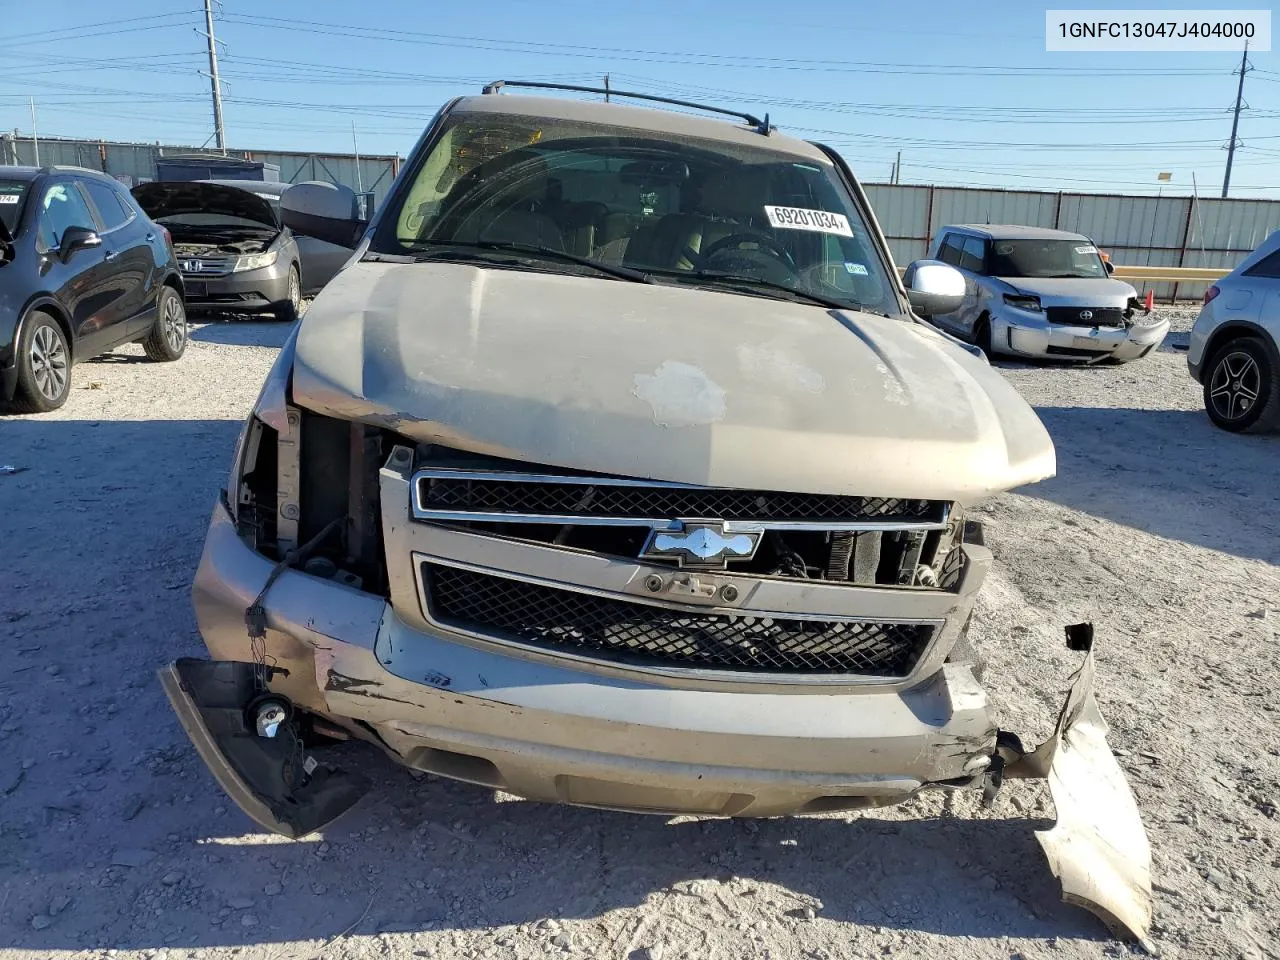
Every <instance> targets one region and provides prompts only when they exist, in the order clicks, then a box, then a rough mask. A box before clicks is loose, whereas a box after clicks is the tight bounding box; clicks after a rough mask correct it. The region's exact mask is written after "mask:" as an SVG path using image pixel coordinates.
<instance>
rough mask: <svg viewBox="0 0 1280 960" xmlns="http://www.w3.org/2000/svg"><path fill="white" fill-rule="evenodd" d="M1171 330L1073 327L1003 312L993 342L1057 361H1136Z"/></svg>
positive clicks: (1164, 325) (1165, 326) (1160, 326)
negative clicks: (1069, 359)
mask: <svg viewBox="0 0 1280 960" xmlns="http://www.w3.org/2000/svg"><path fill="white" fill-rule="evenodd" d="M1169 329H1170V327H1169V321H1168V320H1160V321H1158V322H1156V323H1151V324H1145V325H1135V326H1131V327H1073V326H1066V325H1063V324H1058V323H1050V322H1049V321H1048V320H1046V319H1044V317H1043V315H1039V316H1037V315H1036V314H1032V313H1027V312H1025V311H1020V310H1004V311H1001V312H999V313H997V314H996V315H995V316H994V317H993V318H992V322H991V334H992V341H993V343H994V344H995V345H996V348H997V349H998V350H1000V351H1002V352H1005V353H1013V354H1017V355H1020V356H1027V357H1042V358H1053V359H1062V358H1064V357H1066V358H1071V357H1072V356H1075V357H1076V358H1078V359H1081V360H1088V359H1095V358H1096V359H1104V358H1111V359H1114V360H1135V359H1137V358H1138V357H1141V356H1145V355H1146V354H1147V353H1149V352H1151V351H1152V350H1154V349H1155V348H1156V347H1158V346H1159V345H1160V343H1162V342H1163V341H1164V338H1165V336H1166V335H1167V334H1168V332H1169ZM1051 348H1052V349H1051ZM1059 350H1062V351H1077V352H1076V353H1074V354H1072V353H1059V352H1057V351H1059Z"/></svg>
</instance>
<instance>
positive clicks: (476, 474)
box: [409, 467, 951, 533]
mask: <svg viewBox="0 0 1280 960" xmlns="http://www.w3.org/2000/svg"><path fill="white" fill-rule="evenodd" d="M424 479H440V480H496V481H502V482H507V483H548V484H551V483H558V484H564V485H574V486H577V485H583V486H586V485H591V486H607V487H656V488H659V489H674V490H705V491H706V492H708V493H714V492H716V491H718V490H720V489H726V490H729V491H731V492H732V488H719V487H700V486H697V485H695V484H689V483H672V482H669V481H665V480H627V479H623V478H619V477H601V478H596V477H573V476H566V475H563V474H536V473H506V472H504V471H501V470H454V469H450V468H441V467H435V468H432V467H427V468H423V469H420V470H417V471H415V472H414V474H413V476H412V477H411V478H410V480H409V482H410V485H411V489H412V497H413V503H412V509H413V518H414V519H415V520H421V521H424V522H431V521H436V522H445V523H449V522H452V523H458V522H465V521H471V522H474V523H547V524H556V525H558V526H580V527H649V528H650V529H652V530H671V531H678V530H680V529H682V527H681V524H680V521H682V520H691V521H714V520H720V521H722V522H723V524H724V530H725V532H726V533H763V532H764V531H766V530H831V531H838V532H889V531H898V530H908V531H910V530H921V531H924V530H945V529H947V527H948V525H949V523H950V519H951V505H950V504H949V503H944V504H943V506H942V517H941V519H939V520H894V519H892V518H890V519H885V520H727V519H725V518H724V517H678V518H677V517H624V516H603V517H600V516H595V517H593V516H575V515H573V514H556V513H511V512H506V511H499V512H493V511H480V510H434V509H431V508H429V507H424V506H423V505H422V483H421V481H422V480H424ZM779 492H783V491H779ZM802 495H803V494H802ZM832 496H843V495H842V494H832Z"/></svg>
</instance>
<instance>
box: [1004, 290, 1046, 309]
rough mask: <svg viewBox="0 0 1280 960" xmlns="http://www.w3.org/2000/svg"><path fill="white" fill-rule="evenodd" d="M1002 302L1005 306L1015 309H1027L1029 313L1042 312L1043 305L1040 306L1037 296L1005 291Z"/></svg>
mask: <svg viewBox="0 0 1280 960" xmlns="http://www.w3.org/2000/svg"><path fill="white" fill-rule="evenodd" d="M1004 302H1005V305H1006V306H1009V307H1013V308H1014V309H1015V310H1027V311H1030V312H1031V313H1043V312H1044V307H1042V306H1040V298H1039V297H1025V296H1022V295H1021V294H1016V293H1006V294H1005V295H1004Z"/></svg>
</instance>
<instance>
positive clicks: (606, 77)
mask: <svg viewBox="0 0 1280 960" xmlns="http://www.w3.org/2000/svg"><path fill="white" fill-rule="evenodd" d="M604 102H605V103H608V102H609V75H608V74H607V73H606V74H605V75H604Z"/></svg>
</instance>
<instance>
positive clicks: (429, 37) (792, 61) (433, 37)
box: [223, 13, 1220, 77]
mask: <svg viewBox="0 0 1280 960" xmlns="http://www.w3.org/2000/svg"><path fill="white" fill-rule="evenodd" d="M223 19H224V20H226V22H228V23H236V24H241V25H244V26H253V27H265V28H268V29H276V30H288V31H290V32H293V33H297V32H304V33H315V34H320V35H323V36H338V37H346V38H349V39H364V40H378V41H387V42H393V43H411V44H426V45H430V46H444V47H457V48H461V49H480V50H492V51H497V52H505V53H524V54H531V55H539V56H558V57H562V56H566V55H572V56H577V57H589V58H592V59H616V60H624V61H628V62H636V63H672V64H683V65H688V66H723V67H740V68H746V69H753V70H759V69H781V70H806V71H822V72H833V73H889V74H904V73H909V74H913V75H959V76H1058V77H1068V76H1089V77H1098V76H1211V75H1215V74H1218V73H1219V72H1220V71H1217V70H1213V69H1208V68H1203V69H1201V68H1197V69H1193V70H1185V69H1183V70H1174V69H1172V68H1145V69H1136V70H1135V69H1133V68H1116V69H1113V70H1109V69H1107V68H1102V69H1099V68H1086V67H1016V66H1004V65H995V64H988V65H983V66H975V65H971V64H919V63H911V64H907V63H877V62H857V61H846V60H805V59H799V58H792V57H750V56H743V55H740V54H734V55H730V54H712V53H680V52H674V51H662V50H642V49H632V48H627V47H601V46H586V45H581V44H567V43H545V42H538V41H521V40H493V39H488V38H484V37H471V36H460V35H455V34H431V33H420V32H415V31H404V30H391V29H387V28H377V27H362V26H358V25H352V24H338V23H324V22H319V21H314V20H296V19H285V18H281V17H267V16H262V15H258V14H245V13H236V14H231V15H229V16H227V17H224V18H223Z"/></svg>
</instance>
